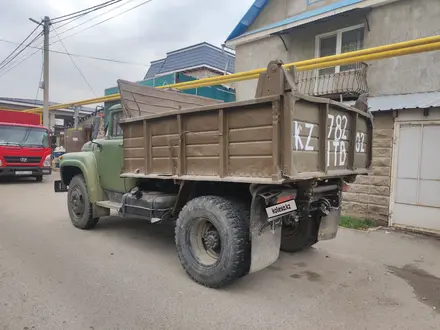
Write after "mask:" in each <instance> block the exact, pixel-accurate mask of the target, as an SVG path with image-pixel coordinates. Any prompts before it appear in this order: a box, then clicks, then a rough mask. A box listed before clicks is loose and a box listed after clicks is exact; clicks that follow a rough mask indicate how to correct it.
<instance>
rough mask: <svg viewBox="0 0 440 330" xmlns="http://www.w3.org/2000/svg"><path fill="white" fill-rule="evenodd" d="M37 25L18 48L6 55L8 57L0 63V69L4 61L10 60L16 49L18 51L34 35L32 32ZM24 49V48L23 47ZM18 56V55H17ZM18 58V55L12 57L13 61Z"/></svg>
mask: <svg viewBox="0 0 440 330" xmlns="http://www.w3.org/2000/svg"><path fill="white" fill-rule="evenodd" d="M38 27H39V26H38V25H37V26H36V27H35V29H33V30H32V32H31V33H29V34H28V36H27V37H26V38H25V39H24V40H23V41H22V42H21V43H19V44H18V46H17V47H16V48H15V49H14V50H13V51H12V52H11V53H10V54H9V55H8V56H6V58H5V59H4V60H3V61H2V62H1V63H0V67H1V66H2V65H3V64H5V62H6V61H8V60H10V58H11V56H14V53H15V52H16V51H17V50H18V49H20V47H21V46H23V44H24V43H25V42H26V41H27V40H28V39H29V38H30V37H31V36H32V35H33V34H34V32H35V31H36V30H37V29H38ZM25 48H26V47H25ZM19 54H20V53H19ZM17 56H18V54H17V55H16V56H15V57H13V59H14V58H16V57H17ZM8 63H10V61H9V62H8ZM6 64H7V63H6Z"/></svg>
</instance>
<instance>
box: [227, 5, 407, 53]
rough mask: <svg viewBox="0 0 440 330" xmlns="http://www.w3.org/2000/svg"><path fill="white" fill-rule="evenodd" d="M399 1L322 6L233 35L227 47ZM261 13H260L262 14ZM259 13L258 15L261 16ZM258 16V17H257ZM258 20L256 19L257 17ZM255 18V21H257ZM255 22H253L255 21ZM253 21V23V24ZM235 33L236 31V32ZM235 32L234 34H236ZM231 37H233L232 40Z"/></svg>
mask: <svg viewBox="0 0 440 330" xmlns="http://www.w3.org/2000/svg"><path fill="white" fill-rule="evenodd" d="M396 1H399V0H340V1H338V2H335V3H332V4H329V5H326V6H322V7H319V8H316V9H313V10H308V11H304V12H302V13H299V14H297V15H294V16H291V17H288V18H286V19H283V20H281V21H277V22H274V23H272V24H268V25H265V26H263V27H261V28H258V29H256V30H253V31H249V32H246V31H244V32H241V33H240V34H236V35H235V36H234V34H233V33H231V34H230V36H229V37H228V39H227V40H226V45H227V46H228V47H231V48H232V47H235V46H237V45H240V44H244V43H248V42H252V41H256V40H260V39H263V38H266V37H268V36H270V35H271V34H274V33H277V32H280V31H283V30H286V29H290V28H293V27H297V26H301V25H304V24H307V23H311V22H314V21H318V20H320V19H323V18H326V17H330V16H334V15H337V14H340V13H343V12H346V11H349V10H353V9H358V8H359V9H361V8H367V7H380V6H383V5H386V4H389V3H393V2H396ZM260 12H261V10H260ZM260 12H259V13H260ZM259 13H258V14H259ZM257 16H258V15H257ZM255 18H256V17H255ZM255 18H254V20H255ZM254 20H253V21H254ZM253 21H252V22H253ZM234 31H235V30H234ZM234 31H233V32H234ZM231 36H233V37H232V38H231Z"/></svg>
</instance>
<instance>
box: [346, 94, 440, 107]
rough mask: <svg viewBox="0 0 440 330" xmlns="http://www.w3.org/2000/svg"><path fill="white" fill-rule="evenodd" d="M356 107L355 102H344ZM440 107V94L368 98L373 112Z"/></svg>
mask: <svg viewBox="0 0 440 330" xmlns="http://www.w3.org/2000/svg"><path fill="white" fill-rule="evenodd" d="M344 103H345V104H347V105H354V103H355V101H348V102H344ZM434 107H440V92H426V93H411V94H395V95H381V96H370V97H368V108H369V110H370V111H371V112H376V111H391V110H404V109H427V108H434Z"/></svg>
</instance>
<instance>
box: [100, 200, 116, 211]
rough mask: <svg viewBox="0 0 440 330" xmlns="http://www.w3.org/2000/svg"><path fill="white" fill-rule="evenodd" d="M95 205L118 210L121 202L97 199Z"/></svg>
mask: <svg viewBox="0 0 440 330" xmlns="http://www.w3.org/2000/svg"><path fill="white" fill-rule="evenodd" d="M96 205H98V206H101V207H105V208H106V209H110V210H116V211H119V209H120V208H121V206H122V203H117V202H112V201H98V202H96Z"/></svg>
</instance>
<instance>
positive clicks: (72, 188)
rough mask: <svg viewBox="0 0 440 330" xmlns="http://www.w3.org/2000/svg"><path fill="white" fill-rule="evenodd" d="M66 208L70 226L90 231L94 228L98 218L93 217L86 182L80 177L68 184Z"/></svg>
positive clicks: (74, 178) (77, 176) (75, 177)
mask: <svg viewBox="0 0 440 330" xmlns="http://www.w3.org/2000/svg"><path fill="white" fill-rule="evenodd" d="M67 208H68V210H69V215H70V220H71V221H72V224H73V225H74V226H75V227H77V228H80V229H91V228H93V227H95V226H96V224H97V223H98V221H99V218H94V217H93V211H92V204H91V203H90V199H89V194H88V192H87V186H86V182H85V180H84V177H83V176H82V175H80V174H79V175H76V176H74V177H73V179H72V181H70V183H69V191H68V193H67Z"/></svg>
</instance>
